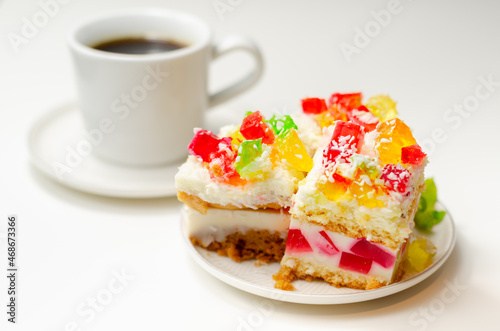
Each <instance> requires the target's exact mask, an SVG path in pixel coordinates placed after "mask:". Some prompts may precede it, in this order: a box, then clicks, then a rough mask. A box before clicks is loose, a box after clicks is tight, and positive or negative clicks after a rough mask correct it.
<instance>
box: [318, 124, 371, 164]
mask: <svg viewBox="0 0 500 331" xmlns="http://www.w3.org/2000/svg"><path fill="white" fill-rule="evenodd" d="M363 134H364V133H363V128H362V127H361V126H360V125H358V124H356V123H352V122H343V121H337V122H336V124H335V128H334V130H333V134H332V138H331V142H330V144H329V145H328V147H327V148H326V149H325V150H324V151H323V165H324V166H325V167H328V166H329V165H330V164H332V163H335V162H337V161H338V159H341V160H343V161H344V162H350V161H349V158H350V157H351V155H353V153H355V152H356V151H357V150H358V149H359V147H360V145H361V141H362V139H363Z"/></svg>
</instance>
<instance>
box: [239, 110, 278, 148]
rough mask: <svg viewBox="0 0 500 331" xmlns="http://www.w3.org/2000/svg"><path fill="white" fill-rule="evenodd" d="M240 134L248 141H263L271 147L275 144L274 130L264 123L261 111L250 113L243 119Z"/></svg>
mask: <svg viewBox="0 0 500 331" xmlns="http://www.w3.org/2000/svg"><path fill="white" fill-rule="evenodd" d="M240 132H241V134H242V135H243V137H245V139H248V140H255V139H259V138H261V139H262V142H263V143H264V144H267V145H271V144H272V143H273V142H274V133H273V130H272V129H271V128H270V127H269V126H268V125H267V124H266V123H265V122H264V118H263V117H262V114H261V113H260V112H259V111H256V112H253V113H250V114H249V115H248V116H246V117H245V118H244V119H243V123H242V124H241V127H240Z"/></svg>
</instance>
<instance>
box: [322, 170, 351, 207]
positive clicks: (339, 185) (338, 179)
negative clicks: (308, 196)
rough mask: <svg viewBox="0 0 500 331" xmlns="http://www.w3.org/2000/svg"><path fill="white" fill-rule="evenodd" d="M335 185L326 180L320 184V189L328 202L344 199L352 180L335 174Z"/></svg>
mask: <svg viewBox="0 0 500 331" xmlns="http://www.w3.org/2000/svg"><path fill="white" fill-rule="evenodd" d="M333 179H334V180H335V181H334V182H333V183H332V182H330V181H328V180H325V181H320V182H318V184H317V185H318V189H319V190H320V191H321V192H323V194H324V195H325V196H326V198H327V199H328V200H331V201H336V200H340V199H342V198H344V196H345V195H346V193H347V190H348V189H349V186H350V184H351V180H349V179H347V178H344V177H342V176H340V175H337V174H333Z"/></svg>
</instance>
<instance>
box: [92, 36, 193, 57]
mask: <svg viewBox="0 0 500 331" xmlns="http://www.w3.org/2000/svg"><path fill="white" fill-rule="evenodd" d="M186 46H187V45H184V44H181V43H179V42H176V41H171V40H162V39H146V38H123V39H115V40H110V41H106V42H102V43H100V44H98V45H96V46H94V47H93V48H95V49H98V50H101V51H106V52H112V53H122V54H154V53H163V52H171V51H175V50H176V49H180V48H183V47H186Z"/></svg>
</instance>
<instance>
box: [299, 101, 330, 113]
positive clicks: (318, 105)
mask: <svg viewBox="0 0 500 331" xmlns="http://www.w3.org/2000/svg"><path fill="white" fill-rule="evenodd" d="M302 110H303V111H304V113H306V114H319V113H322V112H324V111H326V110H327V107H326V102H325V100H324V99H320V98H305V99H302Z"/></svg>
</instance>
